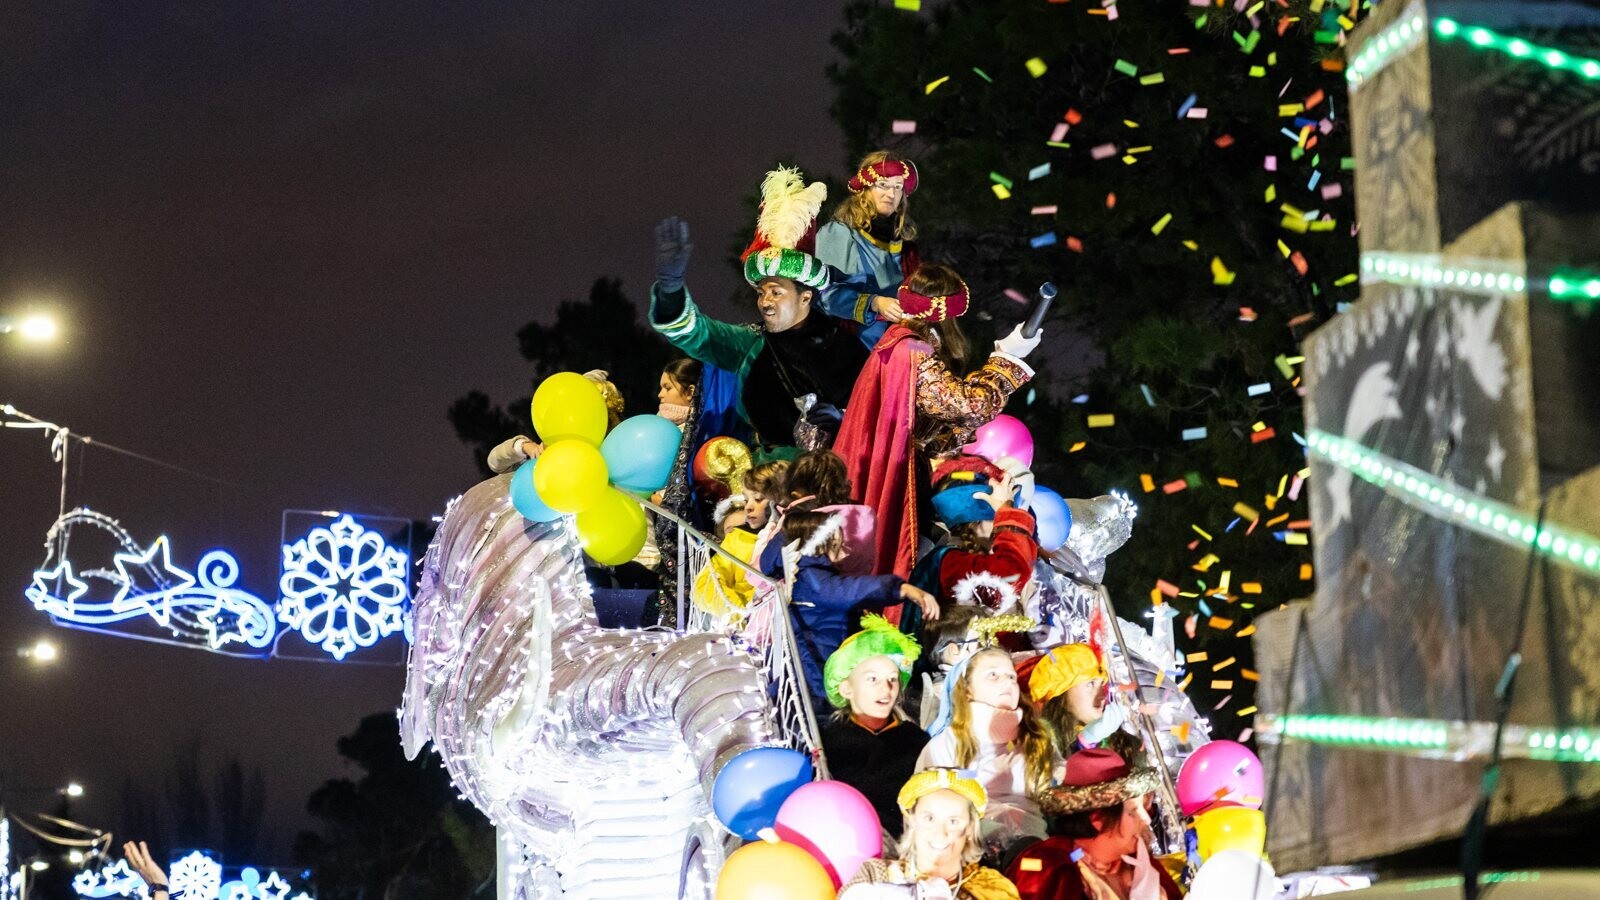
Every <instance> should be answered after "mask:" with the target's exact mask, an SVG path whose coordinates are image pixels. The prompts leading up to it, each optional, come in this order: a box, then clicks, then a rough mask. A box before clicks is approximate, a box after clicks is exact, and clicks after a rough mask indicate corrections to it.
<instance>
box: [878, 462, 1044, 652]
mask: <svg viewBox="0 0 1600 900" xmlns="http://www.w3.org/2000/svg"><path fill="white" fill-rule="evenodd" d="M933 486H934V491H935V493H934V494H933V498H932V503H933V515H934V520H935V521H936V522H937V523H938V524H939V525H940V526H941V527H942V528H943V529H944V530H945V533H946V534H945V536H944V537H943V538H942V539H941V540H940V542H939V545H938V546H936V547H935V548H934V549H933V550H932V551H931V552H929V553H928V554H927V555H925V556H924V557H923V558H922V559H921V560H920V561H919V562H918V563H917V568H916V569H915V570H914V571H913V572H912V575H911V581H912V583H914V584H916V585H917V586H918V587H921V588H923V589H924V590H927V591H929V592H930V593H932V594H934V596H936V597H938V598H939V602H940V603H941V604H944V605H947V606H948V605H951V604H959V605H963V606H974V605H976V606H981V607H983V609H984V611H985V612H986V613H988V614H990V615H1003V614H1006V613H1010V612H1013V611H1015V610H1016V609H1017V608H1018V603H1019V601H1020V599H1021V597H1022V596H1023V593H1024V591H1025V590H1026V589H1027V586H1028V582H1029V580H1030V579H1031V578H1032V577H1033V567H1034V563H1036V562H1037V561H1038V559H1039V545H1038V543H1037V542H1036V541H1035V540H1034V537H1033V531H1034V522H1033V515H1032V514H1031V513H1029V512H1028V511H1027V510H1023V509H1018V508H1016V506H1015V505H1014V500H1013V498H1014V496H1015V490H1016V489H1015V487H1014V485H1013V482H1012V476H1011V475H1009V474H1007V473H1006V472H1004V471H1002V470H1001V469H1000V468H999V467H998V466H996V465H995V464H994V463H991V462H989V461H988V460H986V459H984V458H983V457H980V456H957V457H953V458H951V459H948V460H946V461H944V462H942V463H940V464H939V466H938V468H936V469H934V471H933ZM916 624H917V623H915V622H913V623H912V625H911V627H909V628H907V629H906V630H907V631H915V630H916ZM1018 649H1021V648H1020V647H1019V648H1018Z"/></svg>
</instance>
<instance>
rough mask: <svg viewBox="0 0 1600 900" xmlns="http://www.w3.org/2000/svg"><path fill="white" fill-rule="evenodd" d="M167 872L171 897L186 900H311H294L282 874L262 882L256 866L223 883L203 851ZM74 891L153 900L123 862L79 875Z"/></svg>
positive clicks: (299, 898)
mask: <svg viewBox="0 0 1600 900" xmlns="http://www.w3.org/2000/svg"><path fill="white" fill-rule="evenodd" d="M168 869H169V873H170V874H169V875H168V877H167V881H168V884H169V886H170V887H171V888H172V893H173V894H177V893H179V892H180V891H181V892H182V893H183V900H311V897H310V895H308V894H307V893H305V892H304V891H301V892H299V893H296V894H295V895H294V896H293V897H291V896H290V894H289V892H290V891H291V890H293V888H292V886H291V885H290V884H289V882H288V881H287V880H285V879H284V877H283V876H282V875H281V874H279V873H278V872H274V871H271V870H268V871H267V875H266V877H265V878H263V877H262V875H261V870H260V869H257V868H255V867H253V866H246V867H244V868H243V869H240V870H239V877H238V878H236V879H234V880H232V881H224V880H223V873H222V864H221V863H220V862H218V861H217V859H216V857H215V856H214V855H212V854H210V853H208V852H206V851H204V850H193V851H190V852H189V853H188V854H186V855H185V856H183V857H181V858H179V859H177V860H175V861H173V862H172V863H171V864H170V866H169V867H168ZM72 888H73V890H74V891H76V892H77V894H78V896H79V897H85V898H101V897H139V898H144V900H148V898H149V897H150V888H149V887H148V886H147V885H146V884H145V882H144V879H142V878H140V877H139V875H138V873H136V872H134V871H133V870H132V869H130V868H129V867H128V863H127V861H126V860H120V859H119V860H117V861H116V862H114V863H112V864H110V865H108V866H106V867H104V868H102V869H101V870H100V871H98V872H90V871H83V872H79V873H78V875H77V877H76V878H74V879H73V880H72Z"/></svg>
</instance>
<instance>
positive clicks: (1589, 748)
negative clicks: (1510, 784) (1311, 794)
mask: <svg viewBox="0 0 1600 900" xmlns="http://www.w3.org/2000/svg"><path fill="white" fill-rule="evenodd" d="M1494 732H1495V725H1494V723H1493V722H1453V721H1446V720H1444V719H1400V718H1382V717H1374V716H1332V715H1285V716H1274V715H1262V716H1258V717H1257V718H1256V735H1257V736H1258V737H1259V738H1260V739H1261V740H1263V741H1265V742H1267V743H1276V742H1279V741H1299V742H1302V743H1307V744H1323V745H1327V746H1333V747H1353V748H1356V749H1362V750H1377V751H1386V752H1392V753H1402V754H1405V755H1407V756H1421V757H1427V758H1430V759H1452V760H1457V761H1464V760H1472V759H1488V758H1489V756H1490V755H1491V753H1492V752H1493V750H1494ZM1502 752H1503V754H1504V755H1505V756H1506V757H1507V758H1511V759H1537V760H1546V761H1550V762H1581V763H1600V729H1595V728H1545V727H1533V726H1528V725H1515V724H1508V725H1506V731H1505V738H1504V741H1503V750H1502Z"/></svg>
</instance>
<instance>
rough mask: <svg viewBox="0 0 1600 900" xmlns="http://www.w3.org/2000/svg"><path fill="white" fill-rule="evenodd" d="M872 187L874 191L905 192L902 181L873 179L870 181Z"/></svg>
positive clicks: (886, 192)
mask: <svg viewBox="0 0 1600 900" xmlns="http://www.w3.org/2000/svg"><path fill="white" fill-rule="evenodd" d="M872 189H873V190H875V191H883V192H884V193H885V194H904V193H905V192H906V185H905V182H903V181H874V182H873V183H872Z"/></svg>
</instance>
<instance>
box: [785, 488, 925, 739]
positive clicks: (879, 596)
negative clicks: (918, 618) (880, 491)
mask: <svg viewBox="0 0 1600 900" xmlns="http://www.w3.org/2000/svg"><path fill="white" fill-rule="evenodd" d="M783 542H784V543H785V544H789V543H798V544H799V545H800V558H799V560H798V562H797V563H796V567H795V578H794V588H793V590H792V592H791V594H790V601H789V619H790V624H791V625H792V627H793V628H794V637H795V647H796V650H797V653H798V655H799V658H800V669H801V671H802V672H803V673H804V674H805V678H806V685H807V687H808V688H809V689H810V691H811V697H812V706H813V708H814V709H827V708H828V705H827V702H826V701H827V696H828V689H827V683H826V680H825V679H824V678H823V675H822V667H823V664H824V663H825V662H826V660H827V659H828V657H829V656H831V655H832V654H833V652H834V651H835V650H838V649H839V645H840V644H842V643H844V639H845V636H846V635H847V634H849V633H850V632H852V631H854V630H855V629H856V623H857V621H858V620H859V619H860V617H861V616H862V615H863V614H865V613H869V612H881V611H882V610H883V608H884V607H886V606H892V605H896V604H899V603H904V602H910V603H914V604H916V605H917V606H918V607H919V608H920V609H921V610H922V612H923V614H924V615H925V616H927V617H928V618H929V619H930V620H934V619H938V618H939V604H938V602H937V601H935V600H934V598H933V595H932V594H929V593H927V592H926V591H924V590H922V589H920V588H918V587H916V586H915V585H913V584H911V583H910V582H908V581H906V580H905V579H903V578H900V577H899V576H896V575H845V574H844V573H842V572H840V571H839V563H840V562H841V561H843V559H844V558H845V554H846V550H845V542H844V519H843V517H842V516H840V515H838V514H836V513H827V512H822V511H820V510H801V511H791V512H789V513H788V514H787V515H786V516H785V517H784V522H783Z"/></svg>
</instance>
